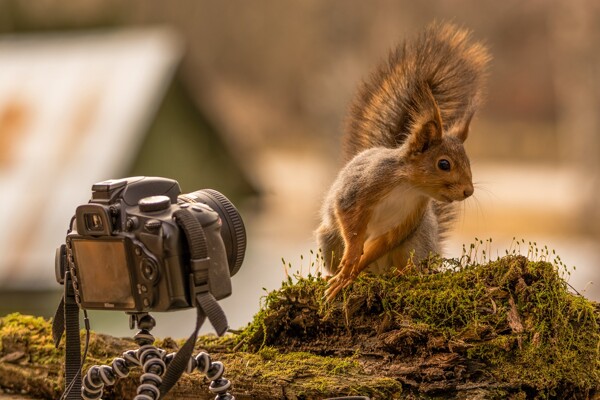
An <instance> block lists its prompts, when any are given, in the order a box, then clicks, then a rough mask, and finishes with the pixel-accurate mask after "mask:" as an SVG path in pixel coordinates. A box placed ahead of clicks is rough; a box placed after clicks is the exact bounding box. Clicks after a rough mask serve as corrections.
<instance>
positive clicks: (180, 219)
mask: <svg viewBox="0 0 600 400" xmlns="http://www.w3.org/2000/svg"><path fill="white" fill-rule="evenodd" d="M173 217H174V218H175V221H176V222H177V224H178V225H179V226H180V227H181V228H182V230H183V232H184V233H185V236H186V238H187V243H188V246H189V249H190V259H191V260H190V269H191V273H190V298H191V299H192V301H193V302H195V305H196V310H197V313H196V326H195V328H194V331H193V332H192V335H191V336H190V337H189V338H188V340H187V341H186V342H185V344H184V345H183V346H182V347H181V348H180V349H179V351H178V352H177V354H176V355H175V357H174V358H173V360H172V361H171V363H170V364H169V367H168V368H167V371H166V372H165V374H164V375H163V377H162V384H161V385H160V394H161V396H160V397H161V398H162V397H164V395H165V394H167V393H168V392H169V390H171V388H172V387H173V385H175V383H177V381H178V380H179V377H180V376H181V374H183V371H185V369H186V367H187V365H188V363H189V360H190V357H191V356H192V353H193V351H194V346H195V344H196V340H197V339H198V330H200V327H201V326H202V324H203V323H204V321H205V319H206V318H207V317H208V320H209V321H210V323H211V324H212V326H213V327H214V328H215V331H216V333H217V335H219V336H222V335H224V334H225V332H226V331H227V328H228V324H227V317H226V316H225V313H224V312H223V309H222V308H221V306H220V305H219V303H218V302H217V300H216V299H215V297H214V296H213V295H212V293H211V292H210V287H209V278H208V276H209V275H208V273H209V268H210V258H209V257H208V247H207V243H206V236H205V234H204V229H203V228H202V225H201V224H200V222H198V220H197V219H196V217H195V216H194V215H193V214H192V213H191V212H190V211H188V210H185V209H180V210H177V211H175V212H174V213H173Z"/></svg>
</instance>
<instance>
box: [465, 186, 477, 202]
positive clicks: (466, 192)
mask: <svg viewBox="0 0 600 400" xmlns="http://www.w3.org/2000/svg"><path fill="white" fill-rule="evenodd" d="M474 191H475V189H473V186H472V185H470V186H469V187H467V188H466V189H465V190H464V191H463V195H464V196H465V199H466V198H467V197H469V196H470V195H472V194H473V192H474Z"/></svg>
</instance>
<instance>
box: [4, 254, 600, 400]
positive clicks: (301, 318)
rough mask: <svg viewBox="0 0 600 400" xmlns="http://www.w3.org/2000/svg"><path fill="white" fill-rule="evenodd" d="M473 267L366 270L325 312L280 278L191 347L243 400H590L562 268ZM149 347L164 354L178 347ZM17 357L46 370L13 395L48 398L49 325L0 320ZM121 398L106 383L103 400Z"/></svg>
mask: <svg viewBox="0 0 600 400" xmlns="http://www.w3.org/2000/svg"><path fill="white" fill-rule="evenodd" d="M470 260H471V258H467V261H466V262H465V260H464V259H463V260H444V259H439V258H432V259H430V260H428V261H427V263H426V264H424V265H421V266H414V268H413V272H412V273H411V274H410V275H405V276H402V275H396V274H390V275H387V276H372V275H368V274H364V276H363V275H361V276H359V278H358V279H357V281H356V282H355V283H354V284H353V285H352V286H351V287H350V288H348V289H346V290H344V291H343V293H342V294H341V295H340V296H339V297H338V299H337V300H336V301H333V302H330V303H326V302H325V301H324V300H323V294H324V291H325V288H326V285H327V283H326V281H325V280H324V279H322V278H320V277H318V276H317V277H315V276H309V277H307V278H298V279H296V281H294V280H292V279H289V280H288V281H286V282H285V283H284V284H283V285H282V287H281V288H280V289H279V290H276V291H273V292H271V293H268V294H267V295H266V296H265V298H264V299H263V305H262V309H261V311H260V312H259V313H257V315H256V316H255V318H254V320H253V321H252V322H251V323H250V324H249V325H248V326H247V327H246V328H245V329H243V330H242V331H241V332H240V333H239V334H235V335H228V336H226V337H223V338H217V337H215V336H203V337H201V338H200V339H199V341H198V344H197V350H200V349H203V350H207V351H209V352H210V353H211V354H213V355H214V354H216V355H217V357H218V359H219V360H221V361H222V362H223V363H224V364H225V366H226V371H227V372H226V376H227V378H228V379H231V380H232V381H233V382H234V385H235V391H237V393H240V398H252V397H241V396H242V394H243V393H246V394H248V393H250V394H251V396H255V397H254V398H256V393H260V395H258V397H259V398H265V399H267V398H278V397H279V396H280V395H281V393H286V396H288V397H289V398H298V399H317V398H326V397H332V396H339V395H353V394H354V395H363V396H365V395H366V396H371V398H373V399H395V398H411V399H417V398H452V397H461V398H490V399H504V398H509V399H524V398H561V399H567V398H586V397H593V396H594V395H597V394H598V393H600V326H599V319H598V318H599V316H600V307H599V306H598V304H596V303H593V302H590V301H588V300H587V299H585V298H583V297H581V296H577V295H574V294H572V293H570V292H569V290H568V285H567V283H566V282H565V280H564V279H563V278H562V277H561V264H560V263H558V264H557V263H551V262H547V261H544V260H540V259H539V258H538V259H537V260H528V259H527V258H525V257H522V256H516V255H509V256H506V257H503V258H501V259H498V260H495V261H487V262H485V263H481V264H477V263H475V262H471V261H470ZM156 344H157V345H158V346H160V347H163V348H165V349H167V350H169V351H175V350H176V349H177V348H178V347H179V346H180V345H181V344H182V341H174V340H172V339H170V338H166V339H159V340H157V342H156ZM135 347H136V345H135V344H134V343H133V342H132V341H131V340H123V339H115V338H110V337H108V336H104V335H98V334H92V335H91V339H90V346H89V354H88V358H87V360H86V365H88V366H89V365H91V364H106V363H108V362H110V361H111V360H112V359H113V358H114V357H115V356H117V355H120V354H121V353H122V352H123V351H124V350H126V349H130V348H135ZM20 353H23V354H24V355H26V357H27V358H26V360H25V364H31V365H34V367H35V368H39V367H40V366H42V367H44V368H45V369H47V370H51V368H54V371H55V372H54V373H53V374H47V373H44V375H43V376H42V378H41V379H40V380H38V381H36V382H37V383H36V384H39V385H40V387H41V385H46V386H45V387H44V389H40V390H41V392H33V391H29V389H30V388H32V387H33V386H34V385H33V384H32V383H31V382H33V381H32V379H30V378H27V379H26V381H27V382H28V383H27V384H28V385H29V386H14V387H15V388H17V389H19V390H22V389H23V388H25V389H24V390H27V391H28V392H30V393H42V394H43V395H44V396H45V398H53V397H56V396H55V395H56V394H57V393H58V390H59V389H58V388H59V387H60V386H61V383H62V381H61V379H62V378H61V377H60V374H59V372H58V371H60V370H59V368H60V365H61V363H62V357H63V348H62V347H61V348H59V349H58V350H57V349H54V347H53V344H52V339H51V328H50V323H49V322H48V321H45V320H43V319H42V318H35V317H29V316H22V315H19V314H11V315H8V316H6V317H4V318H2V319H0V357H6V356H7V355H11V354H16V355H17V356H19V354H20ZM11 368H12V367H8V366H4V367H3V366H2V365H1V364H0V372H2V371H4V372H5V373H14V369H11ZM35 368H34V370H35ZM44 368H42V370H45V369H44ZM0 378H1V377H0ZM132 378H133V380H132V382H134V381H135V374H134V375H133V376H132ZM197 382H198V376H197V374H195V375H191V376H189V375H185V376H183V377H182V380H181V382H180V386H182V387H186V388H193V389H190V390H191V392H189V393H194V394H197V393H203V392H201V391H202V390H203V388H201V387H200V388H197V386H198V385H197ZM134 384H135V382H134V383H132V385H134ZM47 385H50V388H48V386H47ZM0 386H1V383H0ZM11 387H12V386H11ZM128 390H129V389H128V387H125V386H123V387H120V388H119V387H115V389H114V392H108V393H105V396H106V398H107V399H108V398H115V397H116V398H118V397H119V396H121V395H122V394H124V393H129V392H128ZM186 393H188V392H186ZM273 393H276V394H273ZM459 394H460V396H459ZM294 396H295V397H294ZM236 397H238V394H236ZM201 398H204V397H201Z"/></svg>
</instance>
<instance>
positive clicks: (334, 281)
mask: <svg viewBox="0 0 600 400" xmlns="http://www.w3.org/2000/svg"><path fill="white" fill-rule="evenodd" d="M353 281H354V279H352V275H351V274H346V273H344V272H343V271H340V272H338V274H336V275H335V276H334V277H332V278H331V279H330V280H329V282H327V289H326V290H325V300H326V301H327V302H330V301H333V300H334V299H335V297H336V296H337V294H338V293H339V292H340V291H341V290H342V289H344V288H345V287H348V286H350V284H351V283H352V282H353Z"/></svg>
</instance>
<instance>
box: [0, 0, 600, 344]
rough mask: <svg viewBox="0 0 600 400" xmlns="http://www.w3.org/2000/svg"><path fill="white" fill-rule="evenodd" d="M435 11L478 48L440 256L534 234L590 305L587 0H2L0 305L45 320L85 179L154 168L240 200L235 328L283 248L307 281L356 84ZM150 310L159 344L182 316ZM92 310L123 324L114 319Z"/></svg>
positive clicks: (596, 32) (95, 321)
mask: <svg viewBox="0 0 600 400" xmlns="http://www.w3.org/2000/svg"><path fill="white" fill-rule="evenodd" d="M433 20H440V21H453V22H455V23H457V24H459V25H462V26H464V27H467V28H470V29H471V30H473V32H474V38H476V39H478V40H483V41H484V42H486V43H487V45H488V46H489V48H490V51H491V53H492V54H493V57H494V60H493V62H492V65H491V69H490V78H489V85H488V100H487V103H486V105H485V107H484V108H483V109H482V110H481V112H480V113H479V114H478V115H477V116H476V120H475V121H474V123H473V125H472V131H471V135H470V137H469V140H468V142H467V152H468V153H469V155H470V157H471V161H472V169H473V175H474V181H475V182H476V192H475V196H474V198H470V199H468V200H467V201H466V202H465V203H464V204H463V206H462V213H461V216H460V218H459V221H458V223H457V224H456V232H455V233H454V234H453V235H452V237H451V240H450V241H449V242H448V243H447V245H446V255H447V256H449V257H457V256H460V254H461V250H462V245H463V244H467V245H468V244H470V243H472V242H473V241H474V240H475V238H479V239H482V240H486V239H488V238H492V239H493V241H492V245H491V253H492V255H495V254H498V255H503V254H504V252H505V250H506V249H509V248H510V246H511V242H513V238H516V239H525V245H522V249H523V252H524V254H526V253H527V247H528V246H527V243H528V242H530V241H531V242H536V243H537V244H538V247H540V248H543V246H544V245H547V246H548V248H549V249H551V250H552V249H554V250H556V252H557V253H558V254H560V256H561V258H562V260H563V261H564V262H565V263H566V264H567V265H569V266H576V267H577V269H576V270H575V271H573V272H572V274H571V276H570V283H571V284H572V285H573V287H575V288H576V289H577V290H578V291H580V292H582V293H584V294H585V295H586V296H587V297H589V298H591V299H595V300H600V287H599V286H600V284H598V283H596V285H595V286H594V285H593V284H592V282H593V281H596V282H597V281H598V280H599V279H598V278H599V276H600V272H599V271H598V269H597V265H598V264H599V261H600V254H599V249H600V246H599V244H600V210H599V209H598V207H597V205H598V200H597V199H598V198H599V196H600V181H599V173H600V159H599V157H598V152H599V150H600V114H599V110H600V79H599V78H600V52H598V49H599V48H600V3H598V2H595V1H593V0H588V1H585V0H582V1H577V2H572V1H567V0H564V1H529V2H522V1H516V0H508V1H503V2H481V1H477V0H465V1H458V0H456V1H450V0H448V1H429V2H410V1H384V0H377V1H370V2H364V1H359V0H332V1H317V0H303V1H290V2H281V1H276V0H257V1H252V2H249V1H242V0H230V1H227V2H217V1H199V0H194V1H191V0H190V1H183V0H181V1H179V0H178V1H170V2H162V1H158V0H144V1H142V0H132V1H128V2H122V1H116V0H87V1H85V2H80V1H74V0H67V1H65V0H62V1H58V0H41V1H36V2H31V1H26V0H0V33H1V35H0V206H1V207H0V218H1V221H2V224H1V225H0V256H1V257H0V315H4V314H6V313H9V312H14V311H20V312H25V313H33V314H36V315H43V316H46V317H49V316H51V315H53V313H54V310H55V307H56V305H57V304H58V301H59V297H60V287H59V286H58V285H57V284H56V281H55V277H54V250H55V248H56V247H57V246H59V245H60V244H61V243H62V242H63V241H64V237H65V233H66V229H67V226H68V223H69V220H70V218H71V216H72V215H73V213H74V211H75V208H76V206H77V205H79V204H83V203H85V202H87V201H88V200H89V198H90V196H91V185H92V184H93V183H94V182H96V181H101V180H105V179H109V178H119V177H125V176H132V175H151V176H152V175H153V176H165V177H169V178H173V179H176V180H178V181H179V183H180V185H181V187H182V189H183V191H184V192H191V191H194V190H197V189H200V188H206V187H211V188H214V189H217V190H219V191H221V192H222V193H224V194H225V195H226V196H228V197H229V198H230V199H231V200H232V201H233V202H234V204H236V205H237V206H238V208H239V210H240V212H241V213H242V215H243V218H244V221H245V223H246V228H247V233H248V251H247V255H246V261H245V263H244V265H243V267H242V269H241V270H240V272H239V273H238V274H237V275H235V276H234V277H233V279H232V281H233V290H234V291H233V295H232V296H231V297H230V298H228V299H226V300H224V301H222V304H223V306H224V308H225V312H226V313H227V315H228V317H229V320H230V325H231V326H232V327H233V328H240V327H243V326H244V325H245V324H246V323H247V322H249V321H250V319H251V317H252V315H253V314H254V313H255V312H256V311H257V310H258V309H259V305H260V297H261V296H262V295H263V294H265V290H271V289H275V288H277V287H279V285H280V283H281V281H282V280H283V279H285V277H286V271H285V268H284V267H283V264H282V261H281V260H282V258H284V259H285V260H286V263H288V262H289V263H291V265H292V270H291V272H294V271H298V272H300V273H303V274H306V273H308V271H309V268H310V265H311V263H312V262H313V261H314V255H313V254H311V252H310V251H311V250H313V251H316V250H317V249H316V245H315V243H314V239H313V236H312V232H313V230H314V229H315V228H316V226H317V224H318V209H319V207H320V202H321V198H322V196H323V195H324V193H325V192H326V191H327V189H328V185H330V184H331V182H332V180H333V178H334V176H335V174H336V173H337V171H338V169H339V167H340V157H339V156H340V136H341V133H342V130H343V121H344V115H345V113H346V109H347V106H348V104H349V102H350V100H351V98H352V96H353V94H354V91H355V89H356V87H357V85H358V84H359V83H360V81H361V79H363V78H365V77H366V76H367V75H368V74H369V73H370V71H371V70H372V69H373V68H374V66H375V65H376V64H377V63H378V62H380V61H381V60H382V59H384V58H385V57H386V54H387V51H388V50H389V49H390V48H391V47H393V46H394V45H396V44H397V43H399V41H401V40H403V39H404V38H407V37H411V36H414V35H415V34H416V33H418V32H419V31H420V30H421V29H423V27H424V26H426V25H427V24H428V23H430V22H431V21H433ZM513 247H514V244H513ZM291 272H290V273H291ZM313 272H314V269H313ZM155 317H156V318H157V321H158V326H157V328H156V329H155V331H154V333H156V334H157V335H158V336H166V335H170V336H175V337H184V336H187V335H188V334H189V332H191V330H192V328H193V326H194V320H195V312H194V311H193V310H190V311H183V312H176V313H167V314H156V315H155ZM91 322H92V328H93V329H95V330H97V331H99V332H104V333H109V334H114V335H131V334H133V332H131V331H129V330H128V324H127V318H126V316H125V315H124V314H123V313H117V312H106V311H101V312H94V313H92V316H91ZM203 330H204V331H205V332H208V331H210V328H209V327H208V326H205V327H204V329H203Z"/></svg>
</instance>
